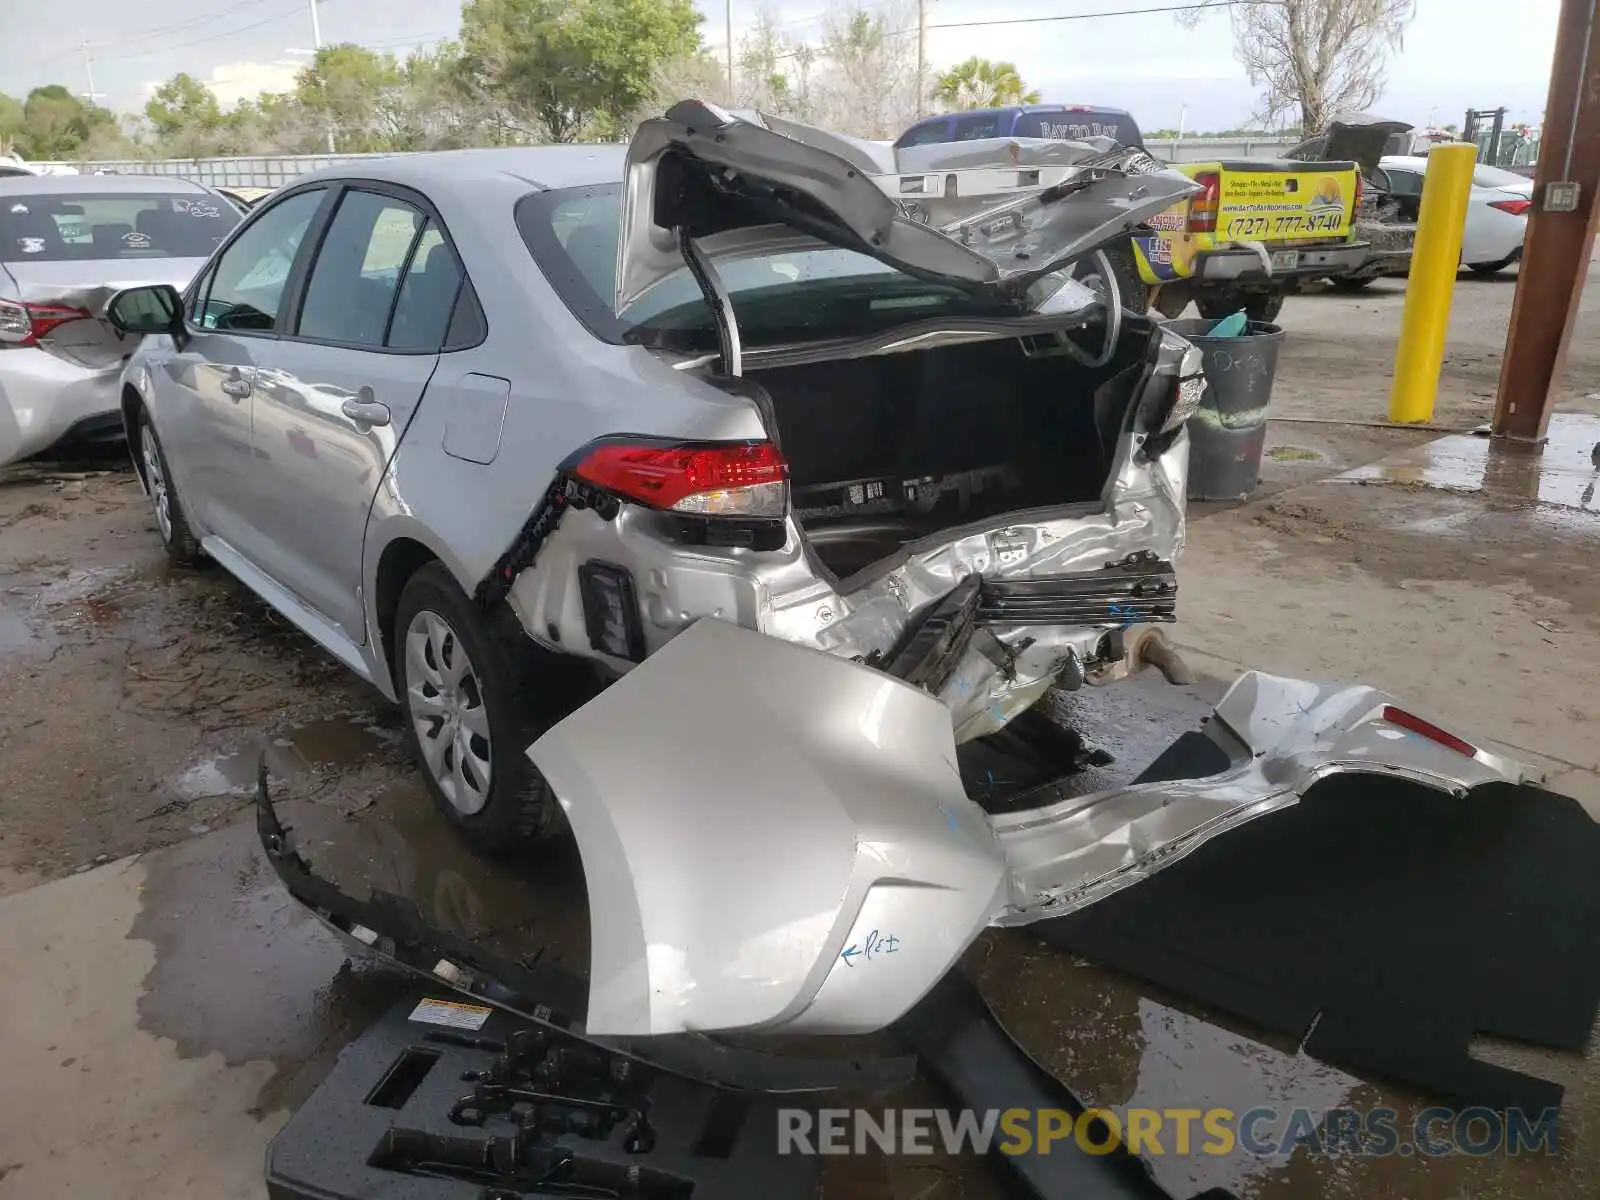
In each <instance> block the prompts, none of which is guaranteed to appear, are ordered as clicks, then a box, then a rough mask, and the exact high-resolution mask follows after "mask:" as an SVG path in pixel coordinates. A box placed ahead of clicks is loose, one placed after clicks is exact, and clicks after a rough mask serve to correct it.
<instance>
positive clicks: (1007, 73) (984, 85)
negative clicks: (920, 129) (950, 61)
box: [933, 57, 1039, 109]
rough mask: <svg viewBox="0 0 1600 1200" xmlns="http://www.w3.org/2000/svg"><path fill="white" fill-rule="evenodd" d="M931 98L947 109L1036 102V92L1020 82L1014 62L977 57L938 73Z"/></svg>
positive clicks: (996, 106) (1037, 101)
mask: <svg viewBox="0 0 1600 1200" xmlns="http://www.w3.org/2000/svg"><path fill="white" fill-rule="evenodd" d="M933 98H934V99H935V100H937V101H939V102H940V103H941V104H943V105H944V106H945V107H946V108H947V109H968V108H998V107H1000V106H1001V105H1006V104H1037V103H1039V93H1038V92H1036V91H1033V90H1031V89H1029V88H1027V87H1026V85H1024V84H1023V82H1022V76H1021V75H1020V74H1018V72H1017V66H1016V64H1015V63H1008V62H992V61H991V60H989V59H987V58H977V57H973V58H969V59H967V61H966V62H963V63H957V64H956V65H955V66H953V67H951V68H950V69H949V70H948V71H946V72H945V73H944V74H943V75H941V76H939V81H938V82H937V83H936V84H934V87H933Z"/></svg>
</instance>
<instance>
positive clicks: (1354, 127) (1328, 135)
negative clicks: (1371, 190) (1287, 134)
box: [1287, 113, 1416, 175]
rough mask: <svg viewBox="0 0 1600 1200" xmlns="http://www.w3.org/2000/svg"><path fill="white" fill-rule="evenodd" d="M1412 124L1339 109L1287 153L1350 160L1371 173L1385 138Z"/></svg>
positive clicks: (1301, 157)
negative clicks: (1324, 126)
mask: <svg viewBox="0 0 1600 1200" xmlns="http://www.w3.org/2000/svg"><path fill="white" fill-rule="evenodd" d="M1414 128H1416V127H1415V126H1414V125H1412V124H1411V123H1410V122H1409V121H1395V120H1391V119H1390V118H1388V117H1380V116H1378V115H1376V114H1375V113H1341V114H1340V115H1339V116H1337V117H1335V118H1334V119H1333V120H1331V121H1329V122H1328V128H1327V129H1326V130H1325V131H1324V132H1323V133H1322V134H1321V135H1320V136H1318V137H1315V138H1312V139H1311V140H1310V141H1307V142H1302V143H1301V144H1300V145H1298V146H1296V147H1295V148H1294V149H1293V150H1291V151H1289V153H1288V155H1287V157H1288V158H1292V159H1298V160H1300V161H1302V162H1353V163H1355V164H1356V165H1358V166H1359V167H1360V168H1361V173H1362V174H1363V175H1371V174H1372V173H1373V172H1375V171H1376V170H1377V169H1378V163H1379V161H1380V160H1381V159H1382V158H1383V156H1384V154H1386V153H1388V150H1387V147H1388V144H1389V139H1390V138H1392V137H1394V136H1395V135H1396V134H1398V133H1410V132H1411V131H1412V130H1413V129H1414Z"/></svg>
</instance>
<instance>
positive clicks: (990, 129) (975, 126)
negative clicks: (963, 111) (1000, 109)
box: [956, 113, 1000, 142]
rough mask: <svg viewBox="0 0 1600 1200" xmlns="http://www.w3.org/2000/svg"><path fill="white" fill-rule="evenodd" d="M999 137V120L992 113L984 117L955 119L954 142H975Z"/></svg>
mask: <svg viewBox="0 0 1600 1200" xmlns="http://www.w3.org/2000/svg"><path fill="white" fill-rule="evenodd" d="M999 136H1000V118H999V116H997V115H996V114H994V113H990V114H989V115H988V116H984V117H957V118H956V141H958V142H975V141H977V140H978V139H980V138H995V137H999Z"/></svg>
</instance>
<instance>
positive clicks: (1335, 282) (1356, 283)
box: [1328, 275, 1375, 292]
mask: <svg viewBox="0 0 1600 1200" xmlns="http://www.w3.org/2000/svg"><path fill="white" fill-rule="evenodd" d="M1374 278H1375V277H1374V276H1371V275H1368V276H1366V277H1365V278H1362V279H1350V278H1344V279H1330V280H1328V286H1329V287H1331V288H1333V290H1334V291H1336V292H1364V291H1366V290H1367V289H1368V288H1369V287H1371V286H1372V281H1373V279H1374Z"/></svg>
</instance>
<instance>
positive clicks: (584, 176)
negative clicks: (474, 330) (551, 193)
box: [293, 144, 628, 195]
mask: <svg viewBox="0 0 1600 1200" xmlns="http://www.w3.org/2000/svg"><path fill="white" fill-rule="evenodd" d="M627 153H628V148H627V147H626V146H623V145H615V144H612V145H568V146H509V147H496V148H493V149H485V150H433V151H427V152H424V153H420V154H397V155H393V156H392V157H379V158H363V159H356V160H353V161H350V162H345V163H339V164H337V165H335V166H331V167H323V168H322V169H321V170H318V171H310V172H307V173H306V174H304V175H300V176H297V177H296V178H295V179H294V181H293V182H294V184H295V185H299V184H301V183H306V182H310V181H312V180H318V179H327V180H337V179H372V180H377V181H379V182H383V183H397V184H402V185H405V186H408V187H414V188H416V189H417V190H418V191H421V192H423V193H424V194H427V195H433V194H435V193H438V192H442V191H454V192H470V191H472V190H473V189H474V187H475V186H481V185H483V184H485V183H502V184H503V183H504V182H506V181H507V180H508V179H512V180H518V181H520V182H522V183H524V184H527V185H529V186H532V187H536V188H541V189H555V188H569V187H588V186H591V185H593V184H598V183H620V182H621V181H622V167H623V162H624V159H625V158H626V156H627Z"/></svg>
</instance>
